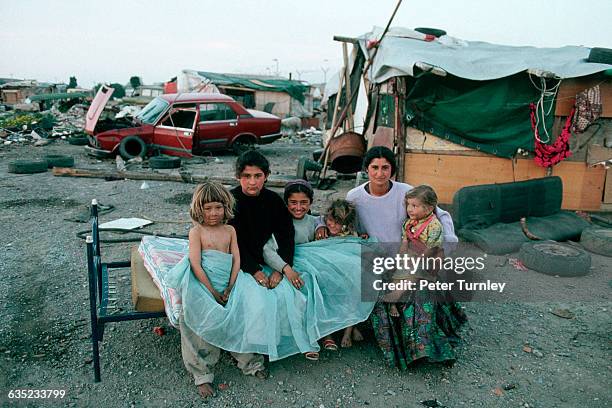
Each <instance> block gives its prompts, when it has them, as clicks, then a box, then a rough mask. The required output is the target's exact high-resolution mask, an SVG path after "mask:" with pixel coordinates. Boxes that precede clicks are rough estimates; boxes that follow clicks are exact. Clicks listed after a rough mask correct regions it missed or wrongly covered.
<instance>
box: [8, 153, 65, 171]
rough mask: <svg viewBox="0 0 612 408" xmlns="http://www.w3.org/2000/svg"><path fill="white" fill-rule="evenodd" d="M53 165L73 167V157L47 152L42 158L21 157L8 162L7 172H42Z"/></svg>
mask: <svg viewBox="0 0 612 408" xmlns="http://www.w3.org/2000/svg"><path fill="white" fill-rule="evenodd" d="M53 167H74V157H72V156H66V155H63V154H49V155H46V156H45V157H44V158H43V159H22V160H15V161H12V162H9V163H8V172H9V173H14V174H35V173H44V172H46V171H47V169H51V168H53Z"/></svg>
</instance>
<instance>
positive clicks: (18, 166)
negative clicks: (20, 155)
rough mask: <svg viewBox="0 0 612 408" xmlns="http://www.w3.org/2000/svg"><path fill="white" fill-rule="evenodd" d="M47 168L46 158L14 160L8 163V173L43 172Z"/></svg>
mask: <svg viewBox="0 0 612 408" xmlns="http://www.w3.org/2000/svg"><path fill="white" fill-rule="evenodd" d="M47 169H48V167H47V161H46V160H15V161H12V162H9V164H8V171H9V173H15V174H34V173H44V172H45V171H47Z"/></svg>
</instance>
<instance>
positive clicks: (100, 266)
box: [86, 199, 166, 382]
mask: <svg viewBox="0 0 612 408" xmlns="http://www.w3.org/2000/svg"><path fill="white" fill-rule="evenodd" d="M90 222H91V235H88V236H87V238H86V243H87V272H88V278H89V310H90V313H91V318H90V320H91V343H92V354H93V368H94V381H95V382H100V349H99V343H100V342H101V341H102V339H103V337H104V325H105V324H106V323H113V322H124V321H128V320H140V319H151V318H155V317H164V316H165V315H166V314H165V313H164V312H137V311H130V312H124V313H114V312H113V310H114V309H116V307H115V306H113V305H110V304H109V302H113V301H116V298H112V297H111V295H116V293H117V292H116V287H117V286H116V282H113V281H112V271H113V270H115V269H125V268H130V266H131V262H130V261H129V260H128V261H120V262H102V254H101V253H100V230H99V227H98V201H97V200H96V199H93V200H92V201H91V216H90ZM109 278H110V279H109ZM113 283H114V284H113Z"/></svg>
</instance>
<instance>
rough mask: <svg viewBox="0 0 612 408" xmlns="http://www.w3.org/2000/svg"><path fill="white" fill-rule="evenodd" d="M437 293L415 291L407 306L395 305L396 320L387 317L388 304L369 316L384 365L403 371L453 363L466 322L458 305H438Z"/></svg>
mask: <svg viewBox="0 0 612 408" xmlns="http://www.w3.org/2000/svg"><path fill="white" fill-rule="evenodd" d="M436 299H440V297H439V293H436V292H430V291H416V292H414V293H413V294H412V295H411V298H410V299H409V300H408V302H406V303H396V307H397V309H398V312H399V315H400V316H399V317H392V316H391V315H390V314H389V306H390V304H388V303H385V302H382V301H379V302H378V303H376V305H375V306H374V310H373V311H372V314H371V316H370V320H371V321H372V326H373V328H374V335H375V336H376V340H377V342H378V346H379V347H380V349H381V351H382V352H383V356H384V359H385V362H386V363H387V364H388V365H389V366H392V367H393V366H395V367H398V368H400V369H402V370H405V369H406V368H407V367H408V365H410V364H411V363H413V362H415V361H417V360H420V359H427V361H430V362H445V361H453V360H455V351H454V347H455V346H456V345H457V344H458V342H459V335H458V334H457V333H458V331H459V328H460V327H461V325H462V324H463V323H465V322H466V321H467V317H466V316H465V313H464V312H463V310H462V309H461V307H460V306H459V304H458V303H457V302H447V303H444V302H439V301H437V300H436Z"/></svg>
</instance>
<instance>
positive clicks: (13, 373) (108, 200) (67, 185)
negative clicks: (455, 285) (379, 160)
mask: <svg viewBox="0 0 612 408" xmlns="http://www.w3.org/2000/svg"><path fill="white" fill-rule="evenodd" d="M314 148H315V146H310V145H301V144H291V143H287V142H282V141H281V142H275V143H274V144H272V145H269V146H264V147H262V148H261V151H262V152H263V153H264V154H265V155H267V156H268V157H269V158H270V160H271V162H272V169H273V175H278V174H288V175H293V174H295V165H296V162H297V158H298V157H299V156H301V155H306V154H309V152H310V151H312V150H313V149H314ZM50 153H61V154H71V155H73V156H74V157H75V159H76V167H83V168H99V169H108V170H110V169H114V168H115V163H114V161H112V160H105V161H98V160H96V159H93V158H89V157H87V156H86V155H85V154H84V151H83V148H82V147H78V146H71V145H69V144H68V143H66V142H65V141H56V142H54V143H52V144H50V145H48V146H44V147H32V146H17V145H10V146H0V248H1V249H0V251H1V252H0V277H1V279H0V299H1V306H0V321H1V322H2V324H1V325H0V392H1V395H0V402H1V403H2V405H3V406H4V405H12V404H16V405H29V406H46V405H58V404H59V405H62V406H65V405H68V406H79V407H82V406H103V407H106V406H108V407H125V406H165V405H170V406H181V407H188V406H199V405H202V400H201V399H200V397H199V396H198V395H197V393H196V389H195V387H194V385H193V383H192V379H191V378H190V376H189V375H188V373H187V372H186V371H185V369H184V367H183V365H182V360H181V356H180V336H179V333H178V331H177V330H176V329H174V328H173V327H171V326H170V325H169V324H168V322H167V320H165V319H151V320H144V321H135V322H134V321H133V322H123V323H116V324H109V325H108V326H107V329H106V333H105V338H104V341H103V342H102V344H101V347H102V353H101V354H102V355H101V361H102V382H100V383H94V382H93V369H92V360H91V342H90V340H89V334H90V327H89V306H88V305H89V300H88V290H87V272H86V262H85V261H86V255H85V243H84V241H83V240H81V239H79V238H77V236H76V233H77V232H79V231H83V230H86V229H87V228H88V225H87V224H83V223H77V222H74V221H69V220H68V219H72V218H74V217H76V216H78V215H79V214H81V213H82V212H83V211H84V210H85V209H86V206H87V204H88V203H90V202H91V199H93V198H97V199H98V200H99V202H100V203H102V204H106V205H109V204H110V205H113V206H115V210H114V211H113V212H111V213H109V214H105V215H103V216H102V217H101V220H102V221H109V220H112V219H116V218H120V217H145V218H149V219H151V220H154V221H155V224H154V225H152V226H149V227H147V228H146V229H147V230H148V231H157V232H161V233H175V234H178V235H182V234H186V233H187V229H188V226H189V224H188V222H189V221H188V215H187V208H188V202H189V198H190V194H191V192H192V189H193V185H189V184H182V183H175V182H157V181H150V182H148V184H149V187H150V188H148V189H141V185H142V181H131V180H121V181H105V180H103V179H88V178H73V177H54V176H53V175H52V174H51V172H47V173H42V174H34V175H17V174H11V173H8V172H7V163H8V162H9V161H11V160H14V159H18V158H24V157H43V156H44V155H45V154H50ZM215 157H216V158H217V160H215ZM234 160H235V157H234V156H232V155H231V154H229V153H227V154H221V155H218V156H214V157H209V158H204V159H195V160H191V161H189V162H187V164H186V166H187V168H188V169H190V170H191V171H192V172H193V173H194V174H206V175H227V176H230V175H232V173H233V171H232V168H233V164H234ZM134 170H138V168H136V169H134ZM145 171H151V170H145ZM353 184H354V181H351V180H344V181H340V182H338V183H337V184H336V185H335V186H334V187H333V188H332V189H331V190H327V191H317V192H316V202H315V205H314V210H317V211H320V210H322V209H323V208H324V207H325V205H326V204H327V203H329V202H330V200H332V199H333V198H336V197H344V195H345V193H346V191H347V190H348V189H349V188H351V187H352V186H353ZM136 244H137V243H134V242H132V243H115V244H103V247H102V253H103V255H104V259H105V261H109V260H125V259H128V258H129V250H130V247H131V246H133V245H136ZM496 258H497V259H496V261H497V262H498V263H499V265H500V266H499V267H498V268H497V269H496V271H495V275H497V276H498V277H513V278H517V279H524V280H525V282H529V285H530V286H531V288H532V289H533V291H534V293H537V291H538V288H539V287H542V288H544V287H553V288H555V289H552V290H553V292H552V296H551V297H549V299H553V298H556V299H558V300H556V301H546V302H538V301H537V299H538V298H537V296H534V297H533V302H531V303H523V302H509V303H501V304H500V303H476V302H471V303H464V304H463V306H464V307H465V310H466V313H467V315H468V318H469V324H468V326H467V327H466V328H465V330H464V331H463V340H464V341H463V344H462V345H461V346H460V348H459V349H458V360H457V362H456V364H455V365H454V367H452V368H447V367H443V366H439V365H430V364H423V365H419V366H416V367H412V368H411V369H409V370H408V371H406V372H400V371H398V370H396V369H391V368H386V367H385V366H384V365H383V362H382V359H381V354H380V351H379V350H378V348H377V347H376V345H375V343H374V340H373V338H372V335H371V332H370V331H368V324H367V323H365V324H364V325H363V327H364V331H365V333H366V340H365V341H364V342H363V343H360V344H358V345H356V346H355V347H353V348H352V349H347V350H341V351H339V352H323V353H322V356H321V360H320V361H319V362H316V363H315V362H310V361H307V360H305V359H304V358H303V357H302V356H293V357H290V358H287V359H284V360H282V361H279V362H275V363H272V364H270V366H269V368H270V372H271V377H270V378H269V379H268V380H265V381H262V380H258V379H256V378H253V377H245V376H242V375H241V374H240V372H239V370H238V369H237V368H236V367H235V365H234V364H233V362H232V359H231V358H230V357H229V355H227V354H224V355H223V357H222V360H221V362H220V363H219V364H218V366H217V367H216V380H215V387H216V388H217V389H218V391H217V397H216V398H214V399H212V400H210V401H209V402H208V405H209V406H214V407H317V408H320V407H325V408H328V407H354V406H356V407H363V406H370V407H423V406H426V405H423V404H421V401H430V402H429V403H428V404H429V406H435V404H434V403H433V402H431V401H432V400H437V401H439V404H440V405H438V406H446V407H462V406H465V407H470V406H476V407H607V406H610V405H611V404H612V398H611V394H610V389H612V388H611V385H612V384H611V381H610V379H611V378H612V375H611V374H612V373H611V370H612V363H611V361H612V359H611V358H610V357H611V353H610V350H611V346H612V337H611V333H612V324H611V323H612V320H611V318H610V310H611V307H612V305H611V301H610V299H611V297H610V291H611V290H612V286H611V282H612V281H611V279H612V268H611V265H612V262H611V259H610V258H605V257H603V256H599V255H595V254H593V256H592V265H593V266H592V269H591V272H590V273H589V274H588V275H587V276H584V277H580V278H555V277H551V276H547V275H541V274H538V273H537V272H534V271H519V270H517V269H515V268H514V267H513V266H512V265H511V264H510V263H508V262H507V259H506V258H508V257H507V256H500V257H496ZM129 276H130V275H129V270H126V271H125V274H124V275H122V276H121V277H120V279H119V287H118V292H119V293H118V298H120V299H121V300H120V302H123V307H125V308H129V306H130V300H129V299H130V298H129V293H130V277H129ZM560 279H562V284H556V285H552V286H547V285H550V284H552V283H558V282H559V280H560ZM568 291H569V292H571V293H580V294H581V295H580V296H578V297H573V298H572V300H571V301H567V297H566V294H567V293H568ZM549 295H551V293H549ZM556 308H566V309H569V310H570V312H571V313H572V314H573V316H574V317H573V318H571V319H565V318H561V317H558V316H556V315H554V314H552V313H551V311H554V309H556ZM155 326H162V327H164V328H165V329H166V334H165V335H163V336H158V335H156V334H155V333H154V332H153V328H154V327H155ZM526 346H527V347H526ZM525 350H527V351H525ZM528 351H530V352H528ZM221 384H224V385H222V386H221V388H224V389H223V390H221V389H220V388H219V385H221ZM226 386H227V387H226ZM14 389H64V390H66V396H65V397H64V398H63V399H62V400H55V401H54V400H45V401H43V400H20V401H17V400H14V399H13V400H9V399H8V392H9V391H10V390H14Z"/></svg>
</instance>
